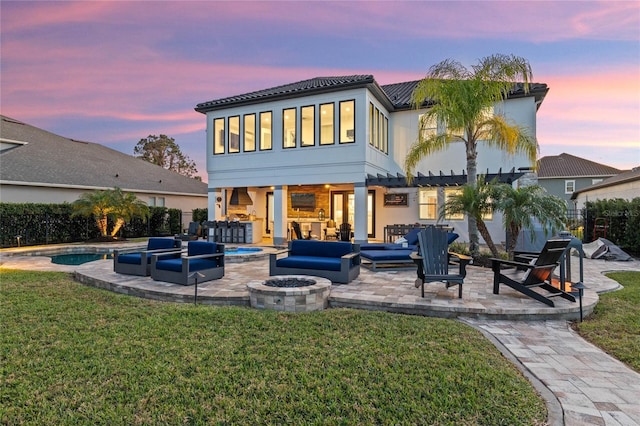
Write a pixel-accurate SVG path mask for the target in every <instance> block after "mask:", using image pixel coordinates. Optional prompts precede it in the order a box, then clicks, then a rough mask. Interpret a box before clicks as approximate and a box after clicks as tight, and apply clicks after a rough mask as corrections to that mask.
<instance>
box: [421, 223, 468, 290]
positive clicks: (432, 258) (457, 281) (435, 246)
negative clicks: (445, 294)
mask: <svg viewBox="0 0 640 426" xmlns="http://www.w3.org/2000/svg"><path fill="white" fill-rule="evenodd" d="M448 239H449V237H448V233H447V231H446V230H443V229H438V228H436V227H435V226H429V227H428V228H426V229H423V230H422V231H420V233H419V234H418V245H419V247H418V250H419V252H418V253H411V258H412V259H413V261H414V262H415V263H416V264H417V265H418V271H417V272H418V279H417V280H416V287H420V286H421V287H422V297H424V284H425V283H429V282H436V281H442V282H444V283H445V284H446V285H447V288H449V287H452V286H455V285H457V286H458V298H462V284H463V282H464V277H465V276H466V275H467V264H469V263H470V262H471V260H472V259H471V257H469V256H464V255H462V254H457V253H452V252H449V241H448ZM455 261H457V263H458V273H457V274H452V273H450V272H449V266H450V264H451V263H452V262H455Z"/></svg>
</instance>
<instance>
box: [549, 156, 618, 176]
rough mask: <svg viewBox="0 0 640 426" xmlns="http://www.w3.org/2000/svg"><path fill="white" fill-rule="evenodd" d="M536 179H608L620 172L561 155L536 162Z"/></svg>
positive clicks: (612, 168)
mask: <svg viewBox="0 0 640 426" xmlns="http://www.w3.org/2000/svg"><path fill="white" fill-rule="evenodd" d="M537 169H538V178H539V179H545V178H547V179H548V178H560V177H563V178H564V177H602V176H605V177H608V176H613V175H617V174H618V173H620V172H621V171H622V170H620V169H616V168H615V167H610V166H606V165H604V164H600V163H596V162H594V161H590V160H586V159H584V158H580V157H576V156H574V155H570V154H566V153H562V154H560V155H549V156H546V157H542V158H540V159H539V160H538V168H537Z"/></svg>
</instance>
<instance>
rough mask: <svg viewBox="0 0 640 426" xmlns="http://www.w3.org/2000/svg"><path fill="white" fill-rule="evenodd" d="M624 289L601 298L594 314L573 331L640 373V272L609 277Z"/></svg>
mask: <svg viewBox="0 0 640 426" xmlns="http://www.w3.org/2000/svg"><path fill="white" fill-rule="evenodd" d="M607 276H608V277H609V278H612V279H614V280H616V281H618V282H619V283H620V284H622V285H623V286H624V289H622V290H618V291H614V292H611V293H605V294H601V295H600V301H599V302H598V304H597V305H596V307H595V309H594V312H593V314H591V315H590V316H589V317H588V318H586V319H585V320H584V321H583V322H582V323H576V324H575V325H574V328H575V329H576V330H577V331H578V333H580V335H581V336H582V337H584V338H585V339H587V340H588V341H590V342H591V343H593V344H594V345H596V346H599V347H600V348H602V349H603V350H604V351H605V352H607V353H608V354H610V355H612V356H613V357H615V358H617V359H619V360H620V361H622V362H624V363H625V364H627V365H628V366H629V367H631V368H633V369H634V370H635V371H637V372H640V357H639V356H638V354H640V272H615V273H610V274H607Z"/></svg>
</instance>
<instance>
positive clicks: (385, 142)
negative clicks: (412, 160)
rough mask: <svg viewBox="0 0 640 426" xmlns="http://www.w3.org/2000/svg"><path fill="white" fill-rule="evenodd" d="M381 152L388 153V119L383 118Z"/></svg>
mask: <svg viewBox="0 0 640 426" xmlns="http://www.w3.org/2000/svg"><path fill="white" fill-rule="evenodd" d="M382 151H383V152H384V153H385V154H388V153H389V119H388V118H387V117H386V116H385V117H384V125H383V126H382Z"/></svg>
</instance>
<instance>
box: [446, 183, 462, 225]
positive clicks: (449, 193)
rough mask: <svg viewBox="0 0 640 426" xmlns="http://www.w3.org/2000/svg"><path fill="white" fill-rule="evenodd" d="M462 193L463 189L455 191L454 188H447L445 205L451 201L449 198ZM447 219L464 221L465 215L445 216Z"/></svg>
mask: <svg viewBox="0 0 640 426" xmlns="http://www.w3.org/2000/svg"><path fill="white" fill-rule="evenodd" d="M461 193H462V190H461V189H454V188H446V189H445V190H444V202H445V204H446V203H447V200H449V198H451V197H453V196H456V195H460V194H461ZM445 219H449V220H463V219H464V213H455V214H448V215H446V216H445Z"/></svg>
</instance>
